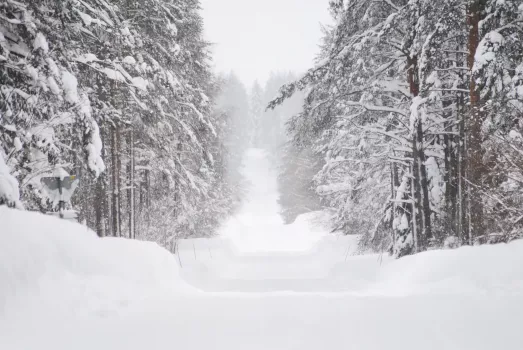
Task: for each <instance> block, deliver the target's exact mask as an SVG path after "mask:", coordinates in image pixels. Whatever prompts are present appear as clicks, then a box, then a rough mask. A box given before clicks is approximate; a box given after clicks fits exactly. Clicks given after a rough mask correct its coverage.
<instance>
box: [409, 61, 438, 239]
mask: <svg viewBox="0 0 523 350" xmlns="http://www.w3.org/2000/svg"><path fill="white" fill-rule="evenodd" d="M407 64H408V66H409V71H408V82H409V87H410V93H411V95H412V97H416V96H418V95H419V77H418V59H417V57H413V58H411V57H409V58H407ZM415 128H416V130H413V131H412V157H413V167H412V169H413V173H412V175H413V177H414V178H413V181H412V184H413V186H414V196H415V197H414V202H415V205H414V207H415V210H414V211H413V215H414V220H413V224H415V225H417V227H421V228H422V232H421V235H419V237H418V246H419V248H420V249H425V248H426V247H427V244H428V241H429V240H430V239H431V238H432V225H431V218H430V216H431V209H430V201H429V190H428V178H427V168H426V165H425V161H426V159H425V158H426V157H425V150H424V144H423V143H424V138H425V137H424V133H423V122H422V120H421V119H418V120H416V125H415ZM422 195H423V196H422ZM418 214H419V216H420V219H421V223H422V226H419V221H418V220H419V219H418V218H417V216H418ZM418 232H419V230H418Z"/></svg>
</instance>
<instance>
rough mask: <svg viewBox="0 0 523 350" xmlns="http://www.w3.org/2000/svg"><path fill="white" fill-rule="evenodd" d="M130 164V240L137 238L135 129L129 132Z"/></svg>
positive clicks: (128, 173)
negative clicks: (135, 212)
mask: <svg viewBox="0 0 523 350" xmlns="http://www.w3.org/2000/svg"><path fill="white" fill-rule="evenodd" d="M128 147H129V162H128V164H127V175H128V182H129V189H128V191H127V196H128V199H127V202H128V206H129V208H128V210H129V238H131V239H134V238H135V232H134V230H135V214H134V185H135V184H134V131H133V128H132V127H131V129H130V130H129V140H128Z"/></svg>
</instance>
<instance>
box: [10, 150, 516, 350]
mask: <svg viewBox="0 0 523 350" xmlns="http://www.w3.org/2000/svg"><path fill="white" fill-rule="evenodd" d="M244 170H245V176H246V177H247V179H248V180H249V181H250V182H251V187H250V189H249V198H248V200H247V201H246V203H245V205H244V207H243V208H242V209H241V210H240V212H239V213H238V214H237V216H236V217H234V218H232V219H231V220H229V221H228V222H227V223H226V224H225V225H224V227H223V229H222V235H221V236H220V237H218V238H213V239H190V240H183V241H179V242H177V254H176V255H171V254H170V253H168V252H167V251H165V250H164V249H162V248H160V247H158V246H157V245H156V244H152V243H147V242H136V241H128V240H124V239H114V238H105V239H98V238H97V237H96V236H95V234H94V233H93V232H91V231H89V230H87V229H86V228H85V227H84V226H81V225H78V224H73V223H70V222H67V221H63V220H59V219H57V218H54V217H47V216H43V215H41V214H35V213H29V212H22V211H16V210H12V209H7V208H3V207H0V283H1V284H0V349H8V350H33V349H35V350H36V349H38V350H47V349H52V350H62V349H63V350H66V349H67V350H70V349H74V350H84V349H85V350H93V349H97V350H104V349H110V350H116V349H125V350H134V349H136V350H138V349H140V350H143V349H147V350H153V349H184V350H186V349H187V350H192V349H194V350H199V349H205V350H208V349H224V350H237V349H238V350H239V349H241V350H245V349H247V350H251V349H260V350H261V349H264V350H266V349H271V350H279V349H282V350H283V349H299V350H309V349H310V350H318V349H329V350H330V349H333V350H335V349H358V350H361V349H369V350H370V349H384V350H385V349H386V350H395V349H401V350H409V349H416V350H419V349H423V350H426V349H434V350H443V349H444V350H449V349H450V350H452V349H456V350H458V349H459V350H463V349H474V350H483V349H485V350H487V349H488V350H492V349H503V350H512V349H514V350H515V349H521V348H522V346H523V334H522V332H521V325H522V324H523V242H521V241H517V242H514V243H511V244H508V245H505V244H501V245H496V246H481V247H467V248H461V249H457V250H446V251H431V252H426V253H423V254H418V255H415V256H410V257H406V258H403V259H400V260H393V259H390V258H388V257H387V256H381V255H376V254H373V255H355V252H356V245H357V237H340V236H336V235H332V234H328V230H326V229H322V228H321V227H322V226H321V222H322V215H325V214H320V213H310V214H307V215H304V216H301V217H299V218H298V220H297V222H296V223H295V224H292V225H288V226H285V225H284V224H283V222H282V221H281V219H280V218H279V216H278V210H279V207H278V205H277V196H278V192H277V186H276V175H275V173H274V171H273V170H271V167H270V164H269V162H268V160H267V155H266V154H265V153H264V152H262V151H260V150H250V151H249V152H248V153H247V155H246V161H245V169H244Z"/></svg>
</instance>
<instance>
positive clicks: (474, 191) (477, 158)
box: [466, 0, 485, 244]
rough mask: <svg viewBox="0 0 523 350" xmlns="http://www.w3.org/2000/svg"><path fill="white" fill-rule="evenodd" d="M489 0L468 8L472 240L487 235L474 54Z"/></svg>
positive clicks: (481, 115)
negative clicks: (484, 215)
mask: <svg viewBox="0 0 523 350" xmlns="http://www.w3.org/2000/svg"><path fill="white" fill-rule="evenodd" d="M484 5H485V0H469V2H468V8H467V17H468V18H467V19H468V27H469V35H468V59H467V63H468V68H469V70H470V73H471V76H470V111H469V114H468V118H467V121H466V131H467V148H466V150H467V152H466V155H467V163H468V169H467V185H468V186H467V187H468V193H469V208H470V212H469V224H470V227H469V244H471V243H472V241H473V239H474V237H479V236H483V235H484V233H485V232H484V231H485V227H484V225H483V202H482V200H481V192H480V191H481V185H482V179H483V175H484V173H485V169H484V166H483V153H484V152H483V148H482V146H481V144H482V136H481V127H482V124H483V120H484V113H483V112H482V110H481V109H482V108H481V107H482V106H481V103H482V101H481V93H480V89H479V87H478V86H477V85H476V80H475V78H474V76H473V72H472V69H473V67H474V57H475V55H476V50H477V48H478V45H479V40H480V38H479V23H480V20H481V17H482V11H483V8H484Z"/></svg>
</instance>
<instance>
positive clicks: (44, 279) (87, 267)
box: [0, 206, 190, 317]
mask: <svg viewBox="0 0 523 350" xmlns="http://www.w3.org/2000/svg"><path fill="white" fill-rule="evenodd" d="M0 223H1V225H0V281H1V282H0V283H1V288H0V315H1V314H2V312H4V313H6V314H8V313H10V314H13V315H14V314H23V312H21V311H22V310H27V311H28V312H31V313H32V312H34V310H35V309H38V310H42V308H47V309H49V310H52V312H53V314H55V315H56V314H57V313H58V314H60V313H64V314H71V313H72V314H73V315H76V316H78V315H85V314H89V313H93V312H94V313H98V314H103V313H106V312H110V311H111V310H115V309H117V308H121V307H122V306H125V305H127V304H129V303H131V302H132V301H136V300H140V299H143V298H146V297H151V296H152V295H155V294H156V293H158V291H165V290H169V291H178V292H180V291H184V290H188V289H190V287H188V286H187V285H186V284H185V283H184V282H182V281H181V279H180V278H179V271H178V264H177V262H176V260H175V259H174V257H173V256H172V255H171V254H170V253H169V252H168V251H166V250H164V249H163V248H160V247H159V246H158V245H156V244H155V243H149V242H140V241H131V240H126V239H119V238H104V239H100V238H98V237H97V236H96V234H95V233H94V232H92V231H91V230H89V229H88V228H86V227H85V226H82V225H79V224H76V223H73V222H68V221H65V220H60V219H57V218H55V217H50V216H46V215H42V214H39V213H34V212H26V211H19V210H14V209H8V208H6V207H4V206H0ZM26 316H27V315H26ZM20 317H23V316H20Z"/></svg>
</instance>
